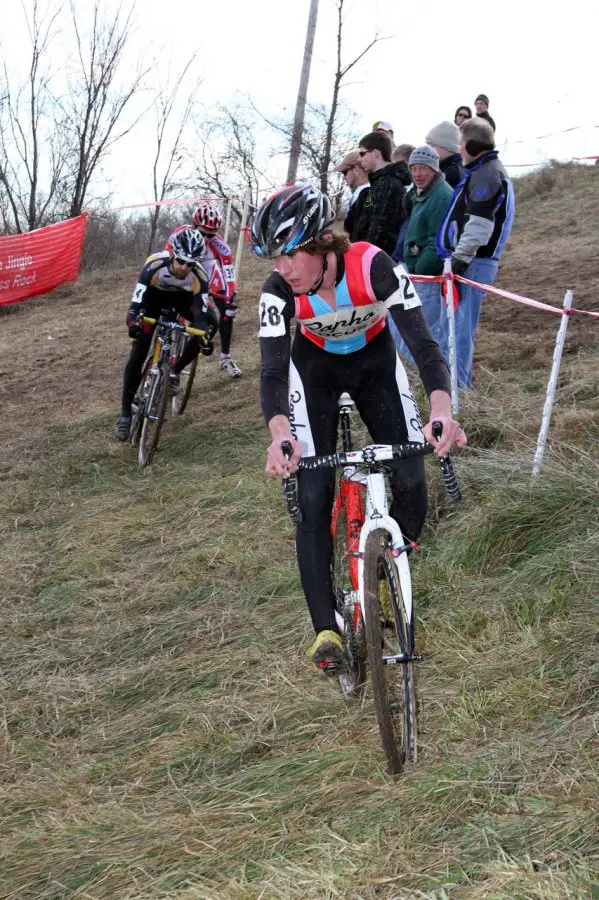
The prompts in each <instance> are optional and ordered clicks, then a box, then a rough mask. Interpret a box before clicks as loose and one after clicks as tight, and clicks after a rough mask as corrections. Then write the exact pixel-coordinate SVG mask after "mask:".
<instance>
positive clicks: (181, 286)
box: [131, 250, 208, 309]
mask: <svg viewBox="0 0 599 900" xmlns="http://www.w3.org/2000/svg"><path fill="white" fill-rule="evenodd" d="M171 259H172V257H171V255H170V253H167V251H166V250H162V251H161V252H160V253H153V254H152V256H149V257H148V258H147V260H146V261H145V263H144V266H143V268H142V270H141V273H140V276H139V279H138V281H137V284H136V285H135V289H134V291H133V296H132V297H131V308H132V309H136V308H140V307H144V308H145V307H147V305H148V301H149V300H154V305H155V303H156V301H159V302H161V303H162V305H163V306H171V305H172V302H173V301H175V300H178V301H179V302H181V301H184V302H185V301H186V302H188V303H189V305H190V306H191V304H192V302H193V299H194V297H196V296H197V295H198V294H205V295H206V299H207V295H208V280H207V278H206V272H205V271H204V269H203V268H202V266H201V265H200V264H199V263H196V264H195V265H194V266H193V268H192V269H190V270H189V272H187V274H186V275H185V277H184V278H177V277H176V276H175V275H173V273H172V272H171V269H170V263H171ZM173 294H176V295H177V296H173Z"/></svg>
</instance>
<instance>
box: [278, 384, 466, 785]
mask: <svg viewBox="0 0 599 900" xmlns="http://www.w3.org/2000/svg"><path fill="white" fill-rule="evenodd" d="M353 405H354V404H353V401H352V400H351V398H350V397H349V395H348V394H343V395H342V396H341V398H340V400H339V407H340V415H339V419H340V430H341V438H342V445H343V451H342V452H340V453H333V454H330V455H328V456H312V457H303V458H302V459H301V460H300V469H322V468H339V469H341V470H342V472H341V476H340V478H339V480H338V485H337V490H336V495H335V502H334V504H333V513H332V518H331V533H332V537H333V560H332V572H331V575H332V585H333V593H334V601H335V618H336V620H337V625H338V628H339V632H340V634H341V635H342V638H343V645H344V661H343V664H342V666H341V667H340V669H338V671H337V674H338V677H339V683H340V686H341V689H342V691H343V692H344V693H345V694H346V695H350V696H351V695H354V696H355V695H358V694H360V693H361V691H362V690H363V686H364V683H365V678H366V662H368V667H369V671H370V680H371V683H372V691H373V698H374V705H375V710H376V717H377V721H378V726H379V732H380V737H381V743H382V746H383V750H384V752H385V756H386V758H387V766H388V770H389V772H390V773H391V774H396V773H398V772H401V770H402V769H403V767H404V764H405V762H413V761H416V758H417V753H418V748H417V730H418V713H417V701H416V683H415V671H414V669H415V663H416V662H420V661H421V660H422V656H421V655H420V654H417V653H416V652H415V641H414V605H413V600H412V582H411V578H410V566H409V562H408V555H409V554H408V551H409V550H412V549H415V548H416V544H415V543H414V542H410V541H406V540H405V538H404V537H403V535H402V533H401V529H400V527H399V525H398V524H397V522H396V521H395V520H394V519H392V518H391V516H390V515H389V506H388V499H387V490H386V484H385V476H386V475H387V474H388V468H387V467H386V466H385V465H384V463H385V462H388V461H389V460H391V459H406V458H408V457H410V456H420V455H425V454H428V453H432V452H433V450H434V447H433V446H432V445H431V444H428V443H423V444H418V443H416V444H414V443H410V444H397V445H395V444H394V445H391V444H372V445H369V446H367V447H363V448H362V449H361V450H352V447H351V443H352V441H351V423H350V412H351V409H352V407H353ZM433 432H434V433H435V437H439V436H440V427H436V428H433ZM287 450H288V451H291V446H290V445H288V446H287ZM440 462H441V468H442V472H443V478H444V482H445V487H446V489H447V492H448V494H449V496H450V498H451V499H452V500H453V501H454V502H457V501H458V500H459V499H460V496H461V495H460V490H459V487H458V484H457V481H456V478H455V474H454V472H453V467H452V464H451V460H450V458H449V457H448V456H446V457H443V458H442V459H441V460H440ZM283 493H284V495H285V497H286V499H287V505H288V509H289V513H290V515H291V518H292V519H293V521H294V522H295V523H298V522H300V521H301V517H302V513H301V509H300V506H299V503H298V497H297V480H296V478H295V477H291V478H287V479H283Z"/></svg>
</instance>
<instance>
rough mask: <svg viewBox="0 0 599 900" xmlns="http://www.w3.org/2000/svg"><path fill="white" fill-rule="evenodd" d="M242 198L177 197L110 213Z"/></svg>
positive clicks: (132, 205) (139, 204) (129, 205)
mask: <svg viewBox="0 0 599 900" xmlns="http://www.w3.org/2000/svg"><path fill="white" fill-rule="evenodd" d="M243 199H244V198H243V197H242V196H234V197H179V198H177V199H176V200H154V201H150V202H147V203H128V204H127V205H126V206H114V207H113V208H112V209H111V210H110V212H119V211H120V210H121V209H141V207H142V206H171V205H172V204H174V203H204V202H206V203H210V202H214V201H216V200H218V201H220V202H221V203H222V202H223V200H243Z"/></svg>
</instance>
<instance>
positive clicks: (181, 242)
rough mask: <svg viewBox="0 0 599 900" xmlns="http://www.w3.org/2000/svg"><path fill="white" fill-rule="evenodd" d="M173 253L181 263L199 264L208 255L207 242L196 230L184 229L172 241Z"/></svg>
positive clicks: (176, 233)
mask: <svg viewBox="0 0 599 900" xmlns="http://www.w3.org/2000/svg"><path fill="white" fill-rule="evenodd" d="M171 247H172V253H173V256H174V257H175V259H180V260H181V262H186V263H195V262H199V261H200V260H201V258H202V257H203V256H204V254H205V253H206V242H205V240H204V238H203V236H202V235H201V233H200V232H199V231H198V230H197V229H196V228H183V229H182V230H181V231H177V232H175V234H173V236H172V239H171Z"/></svg>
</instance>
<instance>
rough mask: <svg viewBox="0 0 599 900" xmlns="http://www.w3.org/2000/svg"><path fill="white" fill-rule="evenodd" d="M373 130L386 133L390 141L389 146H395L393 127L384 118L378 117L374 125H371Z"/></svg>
mask: <svg viewBox="0 0 599 900" xmlns="http://www.w3.org/2000/svg"><path fill="white" fill-rule="evenodd" d="M372 130H373V131H380V132H381V134H386V135H387V137H388V138H389V140H390V141H391V147H392V148H393V147H394V146H395V138H394V136H393V127H392V126H391V125H390V124H389V122H386V121H385V120H384V119H378V120H377V121H376V122H375V123H374V125H373V126H372Z"/></svg>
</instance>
